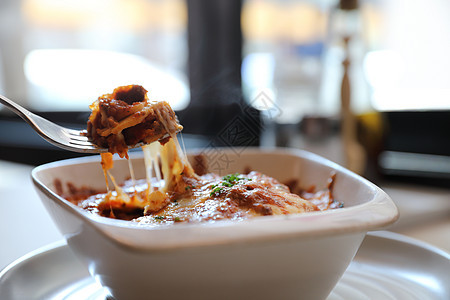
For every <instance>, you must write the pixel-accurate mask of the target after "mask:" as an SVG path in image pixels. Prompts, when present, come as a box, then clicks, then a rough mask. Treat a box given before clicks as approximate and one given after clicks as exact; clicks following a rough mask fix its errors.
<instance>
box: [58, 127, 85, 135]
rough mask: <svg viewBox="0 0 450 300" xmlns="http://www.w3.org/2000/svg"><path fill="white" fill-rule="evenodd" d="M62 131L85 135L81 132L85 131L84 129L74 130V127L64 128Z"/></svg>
mask: <svg viewBox="0 0 450 300" xmlns="http://www.w3.org/2000/svg"><path fill="white" fill-rule="evenodd" d="M63 128H64V127H63ZM64 131H65V132H67V133H68V134H70V135H78V136H85V135H82V133H85V131H84V130H76V129H70V128H64Z"/></svg>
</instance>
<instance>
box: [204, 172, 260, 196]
mask: <svg viewBox="0 0 450 300" xmlns="http://www.w3.org/2000/svg"><path fill="white" fill-rule="evenodd" d="M239 175H240V174H239V173H235V174H229V175H226V176H224V177H222V180H223V182H222V183H221V184H220V185H221V186H222V187H220V186H219V187H218V185H219V184H214V185H212V186H211V188H212V189H213V190H212V192H211V194H210V196H214V195H217V194H220V193H221V192H222V191H223V187H233V186H234V185H236V184H237V183H238V181H240V180H246V178H244V177H239ZM247 180H249V181H250V180H251V179H247Z"/></svg>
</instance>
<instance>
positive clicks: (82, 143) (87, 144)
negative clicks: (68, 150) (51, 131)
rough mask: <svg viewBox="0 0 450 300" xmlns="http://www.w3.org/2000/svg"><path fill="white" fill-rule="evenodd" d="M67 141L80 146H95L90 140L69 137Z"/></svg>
mask: <svg viewBox="0 0 450 300" xmlns="http://www.w3.org/2000/svg"><path fill="white" fill-rule="evenodd" d="M69 143H71V144H73V145H80V146H84V147H85V146H89V147H94V148H95V145H94V144H92V143H91V142H89V141H80V140H74V139H70V140H69Z"/></svg>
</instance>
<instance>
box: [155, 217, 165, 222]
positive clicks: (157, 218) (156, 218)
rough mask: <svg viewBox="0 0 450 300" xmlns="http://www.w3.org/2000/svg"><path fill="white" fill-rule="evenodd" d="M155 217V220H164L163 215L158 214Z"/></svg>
mask: <svg viewBox="0 0 450 300" xmlns="http://www.w3.org/2000/svg"><path fill="white" fill-rule="evenodd" d="M154 218H155V220H158V221H162V220H164V217H163V216H156V217H154Z"/></svg>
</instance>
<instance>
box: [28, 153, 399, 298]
mask: <svg viewBox="0 0 450 300" xmlns="http://www.w3.org/2000/svg"><path fill="white" fill-rule="evenodd" d="M206 152H207V153H206ZM195 154H198V153H195V152H193V153H190V154H189V155H188V156H189V158H190V159H191V160H192V158H193V156H194V155H195ZM202 155H205V157H206V160H205V161H207V162H209V168H210V171H213V172H214V171H216V172H217V171H219V173H221V174H220V175H225V174H229V173H235V172H243V171H244V170H248V169H251V170H256V171H260V172H262V173H264V174H266V175H269V176H272V177H274V178H276V179H278V180H279V181H281V182H286V181H287V180H292V179H296V180H298V182H299V183H300V186H301V187H303V188H308V187H310V186H315V187H316V188H317V189H322V188H325V187H326V183H327V180H328V179H329V177H330V174H331V173H332V172H336V174H337V175H336V181H335V184H334V189H333V193H334V197H335V199H336V200H338V201H340V202H343V203H344V208H341V209H335V210H329V211H324V212H312V213H305V214H294V215H287V216H264V217H259V218H254V219H251V220H245V221H240V222H231V221H218V222H216V223H212V224H211V223H206V224H175V225H168V226H159V227H148V226H142V225H137V224H134V223H131V222H128V221H122V220H113V219H108V218H103V217H100V216H96V215H92V214H90V213H88V212H85V211H83V210H81V209H80V208H78V207H76V206H75V205H73V204H71V203H70V202H68V201H66V200H64V199H62V198H61V197H59V196H58V195H57V194H56V193H55V187H54V181H55V179H59V180H61V181H62V182H63V183H68V182H70V183H72V184H74V185H75V186H78V187H80V186H89V187H92V188H96V189H104V188H105V186H104V184H105V183H104V177H103V173H102V170H101V167H100V163H99V161H100V160H99V157H87V158H77V159H71V160H65V161H59V162H54V163H50V164H46V165H42V166H39V167H37V168H35V169H34V170H33V172H32V178H33V182H34V184H35V186H36V188H37V191H38V193H39V195H40V197H41V199H42V201H43V203H44V205H45V207H46V208H47V210H48V211H49V213H50V215H51V216H52V218H53V220H54V221H55V223H56V225H57V226H58V227H59V229H60V231H61V232H62V233H63V235H64V236H65V238H66V240H67V243H68V245H69V246H70V248H71V249H72V250H73V251H74V253H75V254H76V255H77V256H78V257H79V258H80V259H81V260H82V261H83V262H84V263H85V264H86V266H87V267H88V269H89V272H90V273H91V275H92V276H94V277H95V278H96V279H97V280H98V281H99V282H100V283H101V284H102V285H103V286H104V287H106V288H107V289H108V290H109V291H110V293H111V295H112V296H113V297H114V298H115V299H117V300H121V299H127V300H129V299H144V298H146V297H149V298H150V297H151V298H153V297H154V298H155V299H156V298H158V297H163V298H164V299H175V298H177V299H178V298H180V297H182V298H183V299H231V298H233V299H325V298H326V297H327V295H328V294H329V293H330V292H331V290H332V289H333V287H334V286H335V284H336V283H337V281H338V280H339V278H340V277H341V276H342V274H343V273H344V271H345V269H346V268H347V266H348V264H349V263H350V261H351V260H352V258H353V257H354V255H355V253H356V251H357V250H358V248H359V246H360V244H361V242H362V240H363V238H364V236H365V234H366V233H367V231H370V230H378V229H381V228H384V227H386V226H387V225H389V224H391V223H393V222H395V220H396V219H397V218H398V210H397V208H396V206H395V205H394V203H393V202H392V200H391V199H390V198H389V196H388V195H387V194H386V193H384V192H383V191H382V190H381V189H380V188H378V187H376V186H375V185H373V184H372V183H370V182H369V181H367V180H365V179H364V178H362V177H360V176H358V175H356V174H354V173H352V172H350V171H348V170H346V169H344V168H342V167H340V166H339V165H336V164H335V163H333V162H330V161H328V160H326V159H324V158H322V157H319V156H317V155H314V154H312V153H309V152H306V151H302V150H292V149H271V150H269V149H266V150H264V149H252V148H249V149H236V148H233V149H212V150H211V151H209V150H208V151H204V153H203V154H202ZM132 162H133V167H134V171H135V174H136V177H137V178H144V176H145V168H144V164H143V159H142V157H140V156H139V155H138V156H134V157H132ZM113 173H114V176H115V177H116V179H117V181H118V182H122V181H123V180H124V179H125V178H127V177H129V171H128V163H127V162H126V161H125V160H119V161H116V162H115V166H114V169H113Z"/></svg>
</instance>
